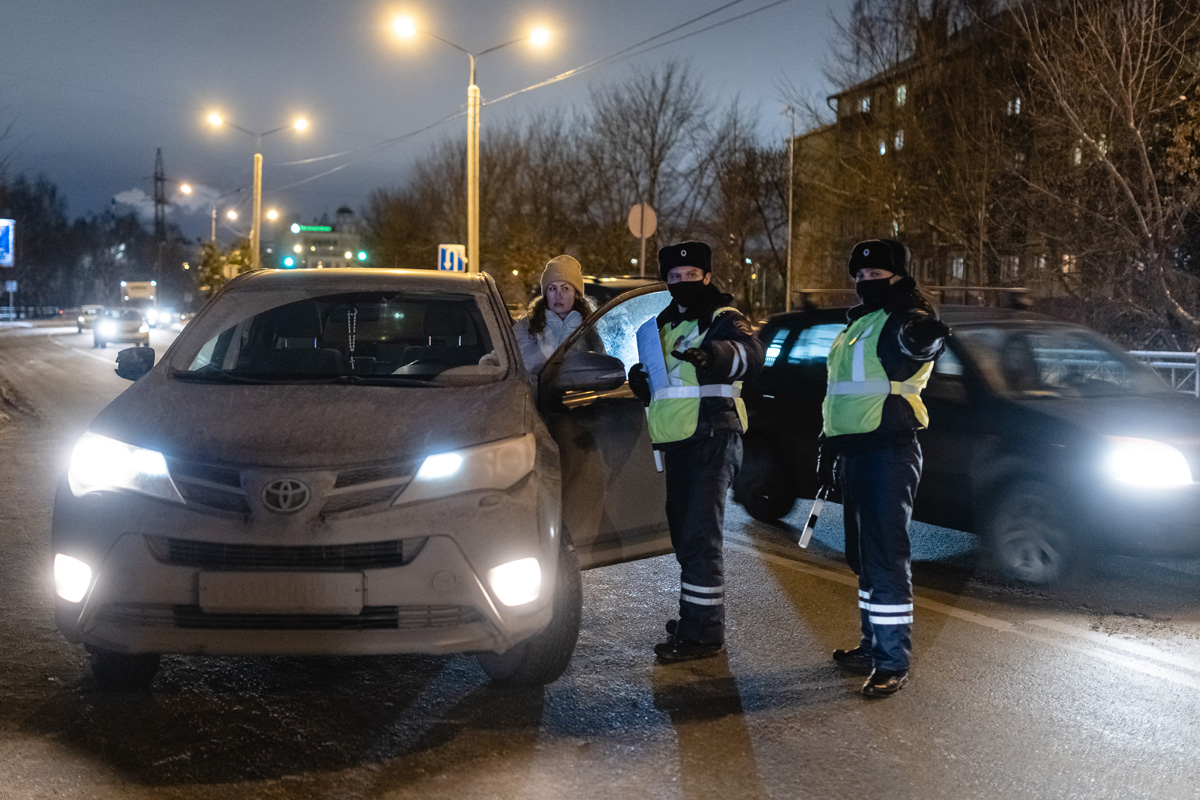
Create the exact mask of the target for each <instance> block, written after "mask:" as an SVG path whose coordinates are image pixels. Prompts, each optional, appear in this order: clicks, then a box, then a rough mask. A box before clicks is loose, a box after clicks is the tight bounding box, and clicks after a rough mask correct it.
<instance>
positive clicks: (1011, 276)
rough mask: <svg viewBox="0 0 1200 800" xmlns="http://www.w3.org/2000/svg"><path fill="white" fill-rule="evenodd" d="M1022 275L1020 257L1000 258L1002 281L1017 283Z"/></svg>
mask: <svg viewBox="0 0 1200 800" xmlns="http://www.w3.org/2000/svg"><path fill="white" fill-rule="evenodd" d="M1020 273H1021V257H1020V256H1000V280H1002V281H1015V280H1017V279H1018V278H1019V277H1020Z"/></svg>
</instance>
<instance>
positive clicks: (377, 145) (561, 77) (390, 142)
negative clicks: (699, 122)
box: [274, 0, 791, 191]
mask: <svg viewBox="0 0 1200 800" xmlns="http://www.w3.org/2000/svg"><path fill="white" fill-rule="evenodd" d="M744 2H746V0H730V2H727V3H724V4H723V5H720V6H718V7H717V8H714V9H712V10H710V11H706V12H705V13H703V14H700V15H698V16H695V17H692V18H691V19H689V20H687V21H686V22H682V23H680V24H678V25H675V26H674V27H671V28H668V29H667V30H665V31H660V32H659V33H656V34H654V35H653V36H650V37H647V38H646V39H643V40H641V41H640V42H637V43H635V44H632V45H629V46H628V47H625V48H623V49H621V50H618V51H616V52H615V53H610V54H609V55H607V56H604V57H602V58H598V59H595V60H593V61H589V62H588V63H586V64H582V65H580V66H578V67H574V68H572V69H569V70H567V71H566V72H562V73H559V74H558V75H555V76H553V77H551V78H547V79H546V80H544V81H539V82H538V83H535V84H532V85H530V86H526V87H525V88H523V89H518V90H516V91H513V92H509V93H508V94H505V95H502V96H500V97H497V98H494V99H492V100H488V101H485V102H484V103H482V105H488V106H490V105H494V104H496V103H499V102H503V101H505V100H509V99H511V98H513V97H517V96H518V95H522V94H525V93H526V92H531V91H533V90H535V89H541V88H543V87H546V86H550V85H552V84H555V83H560V82H562V81H565V80H567V79H569V78H573V77H577V76H578V75H582V74H584V73H586V72H590V71H592V70H594V69H598V68H600V67H603V66H608V65H609V64H614V63H617V62H620V61H624V60H626V59H629V58H634V57H636V56H640V55H643V54H645V53H649V52H651V51H653V50H657V49H659V48H660V47H666V46H667V45H671V44H674V43H676V42H680V41H683V40H684V39H690V38H691V37H693V36H697V35H699V34H701V33H706V32H708V31H711V30H713V29H715V28H720V27H723V26H725V25H728V24H730V23H732V22H737V21H738V20H741V19H745V18H746V17H750V16H753V15H754V14H758V13H761V12H763V11H767V10H768V9H771V8H774V7H776V6H780V5H783V4H784V3H788V2H791V0H773V2H770V3H767V4H766V5H764V6H760V7H758V8H754V9H751V10H749V11H746V12H743V13H741V14H737V15H735V16H733V17H730V18H728V19H724V20H720V21H718V22H714V23H712V24H711V25H707V26H705V27H703V28H699V29H697V30H694V31H688V32H687V33H684V34H682V35H680V36H676V37H674V38H671V39H668V40H667V41H658V40H660V39H662V38H663V37H665V36H670V35H671V34H673V33H676V32H678V31H681V30H683V29H685V28H688V27H691V26H692V25H695V24H696V23H697V22H700V21H701V20H704V19H707V18H708V17H711V16H713V15H714V14H719V13H721V12H722V11H725V10H727V9H729V8H732V7H733V6H736V5H740V4H741V3H744ZM655 42H657V43H655ZM466 113H467V112H466V110H465V109H460V110H459V111H456V112H454V113H452V114H447V115H446V116H444V117H441V118H440V119H437V120H435V121H433V122H431V123H429V124H428V125H425V126H422V127H420V128H416V129H414V130H411V131H408V132H406V133H402V134H400V135H398V136H393V137H391V138H389V139H384V140H381V141H379V142H374V143H372V144H368V145H363V146H361V147H356V148H352V149H350V150H345V151H342V152H340V153H330V154H327V155H323V156H315V157H313V158H306V159H300V160H298V161H282V162H278V164H277V165H278V166H302V165H304V164H313V163H317V162H319V161H329V160H332V159H336V158H344V157H347V156H357V155H361V154H365V153H368V152H372V151H376V152H381V151H383V150H386V149H388V148H390V147H394V146H395V145H397V144H400V143H402V142H404V141H405V140H407V139H411V138H413V137H414V136H419V135H420V134H422V133H425V132H427V131H429V130H432V129H433V128H436V127H438V126H440V125H444V124H445V123H447V122H449V121H451V120H454V119H457V118H459V117H463V116H466ZM354 163H355V160H350V161H347V162H346V163H344V164H340V165H338V166H336V167H333V168H332V169H328V170H325V171H324V172H319V173H317V174H316V175H312V176H309V177H307V178H304V179H302V180H299V181H296V182H295V183H291V184H288V185H286V186H281V187H279V188H278V189H275V190H274V191H284V190H287V189H291V188H294V187H296V186H300V185H302V184H305V183H309V182H311V181H315V180H318V179H319V178H323V177H325V176H326V175H331V174H333V173H335V172H338V171H340V170H343V169H345V168H346V167H349V166H352V165H353V164H354Z"/></svg>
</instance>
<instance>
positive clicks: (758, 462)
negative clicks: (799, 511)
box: [734, 445, 796, 522]
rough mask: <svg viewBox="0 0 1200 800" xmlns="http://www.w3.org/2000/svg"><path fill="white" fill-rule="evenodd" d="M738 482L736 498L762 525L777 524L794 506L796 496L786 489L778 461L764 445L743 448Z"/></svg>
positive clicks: (784, 477) (786, 481)
mask: <svg viewBox="0 0 1200 800" xmlns="http://www.w3.org/2000/svg"><path fill="white" fill-rule="evenodd" d="M738 483H739V484H740V485H739V486H738V487H737V491H736V492H735V493H734V496H735V498H736V499H737V500H738V502H740V503H741V504H742V506H743V507H744V508H745V509H746V513H748V514H749V515H750V516H752V517H754V518H755V519H757V520H759V521H761V522H777V521H778V520H780V519H782V518H783V517H786V516H787V515H788V514H790V513H791V511H792V508H793V506H795V505H796V495H795V493H794V492H792V491H791V490H790V488H789V486H788V480H787V476H785V475H784V474H783V472H782V470H781V468H780V464H779V459H778V458H776V457H775V456H774V455H773V454H772V453H771V451H770V450H769V449H767V447H766V446H763V445H759V446H754V445H751V446H749V447H747V448H746V456H745V458H744V459H743V462H742V469H741V472H740V474H739V481H738Z"/></svg>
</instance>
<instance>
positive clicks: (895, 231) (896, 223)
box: [892, 219, 900, 238]
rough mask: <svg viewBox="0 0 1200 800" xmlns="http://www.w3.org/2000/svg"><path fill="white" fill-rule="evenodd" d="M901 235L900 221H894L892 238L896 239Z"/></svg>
mask: <svg viewBox="0 0 1200 800" xmlns="http://www.w3.org/2000/svg"><path fill="white" fill-rule="evenodd" d="M899 235H900V220H898V219H894V220H892V238H896V237H897V236H899Z"/></svg>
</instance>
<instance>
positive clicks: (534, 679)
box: [476, 530, 583, 686]
mask: <svg viewBox="0 0 1200 800" xmlns="http://www.w3.org/2000/svg"><path fill="white" fill-rule="evenodd" d="M582 616H583V578H582V575H581V574H580V572H579V556H577V555H576V554H575V547H574V546H573V545H572V544H571V538H570V535H569V534H567V532H566V531H565V530H564V531H563V537H562V546H561V547H559V550H558V581H557V584H556V586H555V587H554V618H553V619H551V620H550V624H549V625H547V626H546V629H545V630H543V631H542V632H541V633H539V634H537V635H536V636H534V637H533V638H531V639H527V640H526V641H524V642H521V643H520V644H519V645H517V646H516V647H514V648H512V649H511V650H509V651H508V652H507V653H503V654H501V655H496V654H494V653H479V654H478V655H477V656H476V658H477V659H478V660H479V665H480V666H481V667H483V671H484V672H486V673H487V676H488V677H489V678H491V679H492V683H495V684H497V685H498V686H544V685H545V684H547V683H553V682H554V681H556V680H558V677H559V676H560V675H562V674H563V672H564V671H565V670H566V668H567V665H568V664H570V663H571V656H572V655H573V654H574V653H575V642H576V641H577V640H578V639H579V622H580V619H581V618H582Z"/></svg>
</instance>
